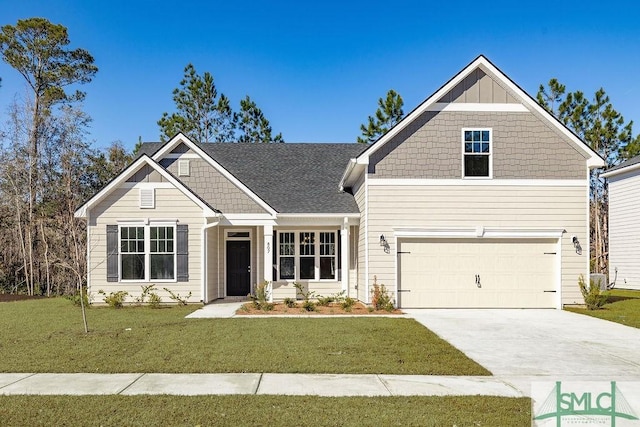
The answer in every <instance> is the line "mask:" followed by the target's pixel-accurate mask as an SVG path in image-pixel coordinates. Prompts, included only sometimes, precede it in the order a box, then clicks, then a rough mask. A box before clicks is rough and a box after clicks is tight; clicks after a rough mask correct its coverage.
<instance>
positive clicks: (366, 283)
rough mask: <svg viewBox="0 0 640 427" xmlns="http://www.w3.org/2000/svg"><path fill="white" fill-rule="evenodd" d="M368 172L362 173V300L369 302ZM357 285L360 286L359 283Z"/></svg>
mask: <svg viewBox="0 0 640 427" xmlns="http://www.w3.org/2000/svg"><path fill="white" fill-rule="evenodd" d="M369 181H370V179H369V174H368V173H367V172H366V171H365V174H364V182H363V183H362V185H364V212H365V215H364V292H365V295H364V302H365V303H367V304H368V303H369V298H370V297H369ZM358 286H361V284H360V283H359V284H358Z"/></svg>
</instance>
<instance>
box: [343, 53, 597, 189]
mask: <svg viewBox="0 0 640 427" xmlns="http://www.w3.org/2000/svg"><path fill="white" fill-rule="evenodd" d="M476 69H481V70H482V71H483V72H484V73H485V74H488V75H489V76H490V77H492V78H493V79H496V80H498V81H500V82H501V83H502V84H504V85H505V86H506V87H507V88H508V89H509V90H511V91H512V92H513V93H515V94H516V95H517V96H518V97H520V98H521V99H522V101H523V104H524V105H525V107H527V108H529V109H531V110H534V111H536V112H537V113H538V114H540V115H541V116H542V117H544V118H546V119H547V120H548V121H549V122H550V123H551V124H552V125H553V126H554V127H555V128H556V129H557V130H558V131H559V132H560V133H561V134H563V135H564V136H565V137H566V138H567V139H568V140H569V141H570V142H571V143H573V144H574V146H575V148H576V149H578V151H580V152H582V153H584V154H585V157H586V158H587V166H588V167H590V168H597V167H602V166H604V160H603V159H602V157H600V155H599V154H598V153H596V152H595V151H594V150H592V149H591V148H590V147H589V146H588V145H587V144H586V143H585V142H584V141H582V140H581V139H580V137H578V136H577V135H576V134H575V133H574V132H573V131H571V130H570V129H569V128H568V127H567V126H565V125H564V124H563V123H562V122H560V121H559V120H558V119H557V118H556V117H555V116H553V115H552V114H550V113H549V112H548V111H547V110H545V109H544V108H542V106H540V104H539V103H538V102H537V101H536V100H535V99H533V97H531V95H529V94H528V93H527V92H525V91H524V90H523V89H522V88H521V87H520V86H518V85H517V84H516V83H515V82H514V81H513V80H511V79H510V78H509V77H508V76H507V75H506V74H504V73H503V72H502V71H501V70H500V69H498V68H497V67H496V66H495V65H493V63H492V62H491V61H489V60H488V59H487V58H486V57H485V56H483V55H479V56H478V57H477V58H476V59H474V60H473V61H472V62H471V63H469V65H467V66H466V67H465V68H463V69H462V70H460V71H459V72H458V73H457V74H456V75H455V76H453V77H452V78H451V79H450V80H449V81H448V82H446V83H445V84H444V85H442V86H441V87H440V88H439V89H438V90H436V91H435V92H434V93H433V94H432V95H431V96H430V97H428V98H427V99H426V100H424V101H423V102H422V103H421V104H420V105H418V106H417V107H416V108H415V109H414V110H413V111H411V112H410V113H409V114H407V115H406V116H405V117H404V118H403V119H402V120H401V121H400V122H398V124H396V125H395V126H394V127H393V128H391V129H390V130H389V132H387V133H386V134H384V135H383V136H381V137H380V138H379V139H378V140H377V141H376V142H374V143H373V144H371V145H369V146H368V147H367V149H366V150H364V151H363V152H362V153H361V154H360V155H359V156H358V157H356V158H355V159H353V161H352V162H351V163H350V165H349V167H348V168H347V170H346V171H345V172H344V175H343V178H342V180H341V182H340V185H341V186H346V185H345V184H346V182H347V180H348V178H349V176H350V175H351V173H352V171H353V170H354V169H358V170H359V171H361V170H362V169H363V168H362V165H367V164H368V163H369V157H370V156H371V155H372V154H373V153H375V152H376V151H378V150H379V149H380V148H381V147H382V146H383V145H385V144H386V143H387V142H388V141H390V140H391V139H392V138H393V137H394V136H396V135H397V134H398V133H400V132H401V131H402V130H403V129H405V128H406V127H407V126H408V125H410V124H411V123H412V122H413V121H414V120H416V119H417V118H418V117H420V115H422V114H423V113H424V112H426V111H440V110H442V109H443V108H444V104H442V103H441V102H439V101H441V98H443V97H444V96H445V95H446V94H447V93H448V92H449V91H450V90H451V89H453V88H454V87H456V86H457V85H458V84H459V83H461V82H462V81H463V80H464V79H465V78H466V77H467V76H469V75H470V74H471V73H472V72H474V71H475V70H476ZM477 105H482V104H477ZM357 165H360V166H359V167H357Z"/></svg>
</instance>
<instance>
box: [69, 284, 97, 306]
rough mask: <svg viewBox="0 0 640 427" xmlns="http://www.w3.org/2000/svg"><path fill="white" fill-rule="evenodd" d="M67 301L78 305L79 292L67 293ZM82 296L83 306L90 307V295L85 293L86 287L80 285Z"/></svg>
mask: <svg viewBox="0 0 640 427" xmlns="http://www.w3.org/2000/svg"><path fill="white" fill-rule="evenodd" d="M66 298H67V299H68V300H69V301H71V302H72V303H73V305H75V306H77V307H80V306H81V304H80V292H76V293H73V294H70V295H67V297H66ZM82 298H83V299H84V306H85V307H90V305H89V303H90V302H91V299H92V298H91V297H90V296H89V294H87V288H85V287H84V286H83V287H82Z"/></svg>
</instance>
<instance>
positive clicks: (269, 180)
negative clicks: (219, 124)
mask: <svg viewBox="0 0 640 427" xmlns="http://www.w3.org/2000/svg"><path fill="white" fill-rule="evenodd" d="M183 140H184V142H185V144H186V145H187V146H189V147H191V148H194V147H195V148H196V149H197V150H195V151H199V152H200V153H203V154H204V156H207V157H209V158H210V160H211V161H213V162H214V163H212V164H215V165H217V166H218V167H220V168H221V169H223V170H224V171H226V172H227V173H228V174H229V175H230V176H231V177H232V178H233V179H235V180H236V182H239V183H241V184H242V185H243V186H245V187H246V189H247V190H248V191H250V192H251V194H253V195H255V196H256V197H257V198H259V199H260V200H261V201H263V203H266V204H267V205H268V206H269V207H270V208H271V209H273V210H275V211H276V212H278V213H321V214H322V213H358V212H359V211H358V206H357V204H356V202H355V200H354V198H353V196H352V195H350V194H347V193H343V192H340V191H339V188H338V185H337V184H338V181H339V180H340V177H341V175H342V172H343V171H344V169H345V167H346V165H347V164H348V162H349V159H351V158H353V157H354V156H357V155H358V154H360V152H362V150H364V149H365V148H366V146H363V145H362V144H356V143H343V144H311V143H285V144H276V143H273V144H250V143H204V144H200V143H194V142H191V141H189V140H188V139H187V138H186V137H184V139H183ZM186 141H189V143H187V142H186ZM141 152H142V153H145V154H150V155H152V156H153V157H154V158H157V159H158V160H159V159H160V158H161V157H162V156H163V155H166V154H168V153H169V152H170V150H167V149H166V144H161V143H145V144H143V145H142V146H141ZM200 153H199V154H200ZM201 155H202V154H201ZM205 160H207V159H206V158H205ZM211 161H210V163H211Z"/></svg>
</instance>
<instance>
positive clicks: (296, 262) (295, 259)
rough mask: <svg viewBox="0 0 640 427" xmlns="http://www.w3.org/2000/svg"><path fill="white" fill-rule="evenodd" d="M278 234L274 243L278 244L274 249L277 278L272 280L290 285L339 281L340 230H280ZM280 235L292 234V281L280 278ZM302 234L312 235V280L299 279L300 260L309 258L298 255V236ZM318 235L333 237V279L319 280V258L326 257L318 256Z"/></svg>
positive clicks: (319, 244)
mask: <svg viewBox="0 0 640 427" xmlns="http://www.w3.org/2000/svg"><path fill="white" fill-rule="evenodd" d="M277 232H278V239H277V241H276V243H277V244H278V246H277V248H274V249H275V251H276V252H275V253H276V255H277V257H276V269H277V278H274V280H276V281H279V282H288V283H292V282H298V281H304V282H333V283H335V282H339V281H340V280H341V278H340V275H339V268H338V265H339V262H338V260H339V253H340V248H339V247H338V233H340V230H322V229H307V228H305V229H282V230H277ZM281 233H293V236H294V238H293V241H294V254H293V266H294V267H293V268H294V270H293V279H283V278H281V277H280V256H281V255H280V237H279V236H280V234H281ZM302 233H314V255H313V259H314V265H313V268H314V278H313V279H301V278H300V258H301V257H302V258H305V257H309V256H305V255H302V256H301V255H300V234H302ZM320 233H331V234H333V235H334V245H335V254H334V255H333V258H334V260H335V261H334V262H335V266H336V267H335V272H334V278H333V279H321V278H320V258H328V257H329V256H328V255H322V256H321V255H320V246H321V243H320ZM284 256H285V257H290V256H291V255H284Z"/></svg>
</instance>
